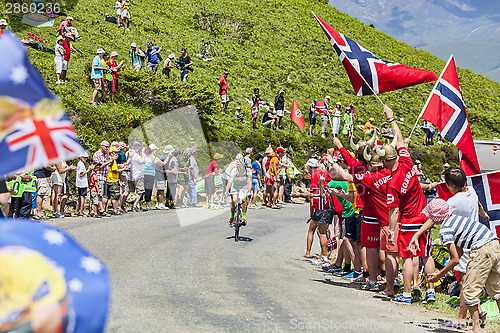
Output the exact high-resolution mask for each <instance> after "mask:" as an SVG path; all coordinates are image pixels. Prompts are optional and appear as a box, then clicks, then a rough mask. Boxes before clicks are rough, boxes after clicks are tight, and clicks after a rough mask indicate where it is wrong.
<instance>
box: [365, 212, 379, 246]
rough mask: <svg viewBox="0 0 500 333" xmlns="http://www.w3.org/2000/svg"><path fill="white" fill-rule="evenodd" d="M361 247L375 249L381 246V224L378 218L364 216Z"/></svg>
mask: <svg viewBox="0 0 500 333" xmlns="http://www.w3.org/2000/svg"><path fill="white" fill-rule="evenodd" d="M361 246H364V247H367V248H370V249H375V248H377V247H379V246H380V224H379V223H378V221H377V218H376V217H369V216H363V221H362V222H361Z"/></svg>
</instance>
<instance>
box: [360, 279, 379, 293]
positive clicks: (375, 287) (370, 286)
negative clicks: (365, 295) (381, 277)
mask: <svg viewBox="0 0 500 333" xmlns="http://www.w3.org/2000/svg"><path fill="white" fill-rule="evenodd" d="M363 290H368V291H376V292H378V291H380V289H379V287H378V283H377V282H373V281H370V280H368V282H367V283H366V284H365V285H364V286H363Z"/></svg>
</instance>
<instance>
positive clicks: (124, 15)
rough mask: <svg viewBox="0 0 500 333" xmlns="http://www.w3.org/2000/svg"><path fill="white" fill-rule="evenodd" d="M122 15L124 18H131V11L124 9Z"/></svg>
mask: <svg viewBox="0 0 500 333" xmlns="http://www.w3.org/2000/svg"><path fill="white" fill-rule="evenodd" d="M121 15H122V18H128V19H130V12H129V11H128V10H123V9H122V13H121Z"/></svg>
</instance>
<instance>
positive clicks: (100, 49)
mask: <svg viewBox="0 0 500 333" xmlns="http://www.w3.org/2000/svg"><path fill="white" fill-rule="evenodd" d="M100 53H105V51H104V50H103V49H102V48H98V49H97V51H96V54H100Z"/></svg>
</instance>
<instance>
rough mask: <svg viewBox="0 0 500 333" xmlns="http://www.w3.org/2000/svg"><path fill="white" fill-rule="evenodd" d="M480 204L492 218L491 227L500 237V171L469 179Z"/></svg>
mask: <svg viewBox="0 0 500 333" xmlns="http://www.w3.org/2000/svg"><path fill="white" fill-rule="evenodd" d="M467 182H468V184H469V185H471V186H473V187H474V190H475V191H476V193H477V197H478V199H479V202H480V203H481V205H482V206H483V208H484V210H485V211H486V213H488V215H489V217H490V221H489V227H490V229H491V230H492V231H495V232H496V234H497V235H498V236H500V191H498V188H500V171H495V172H490V173H484V174H481V175H475V176H470V177H467Z"/></svg>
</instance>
